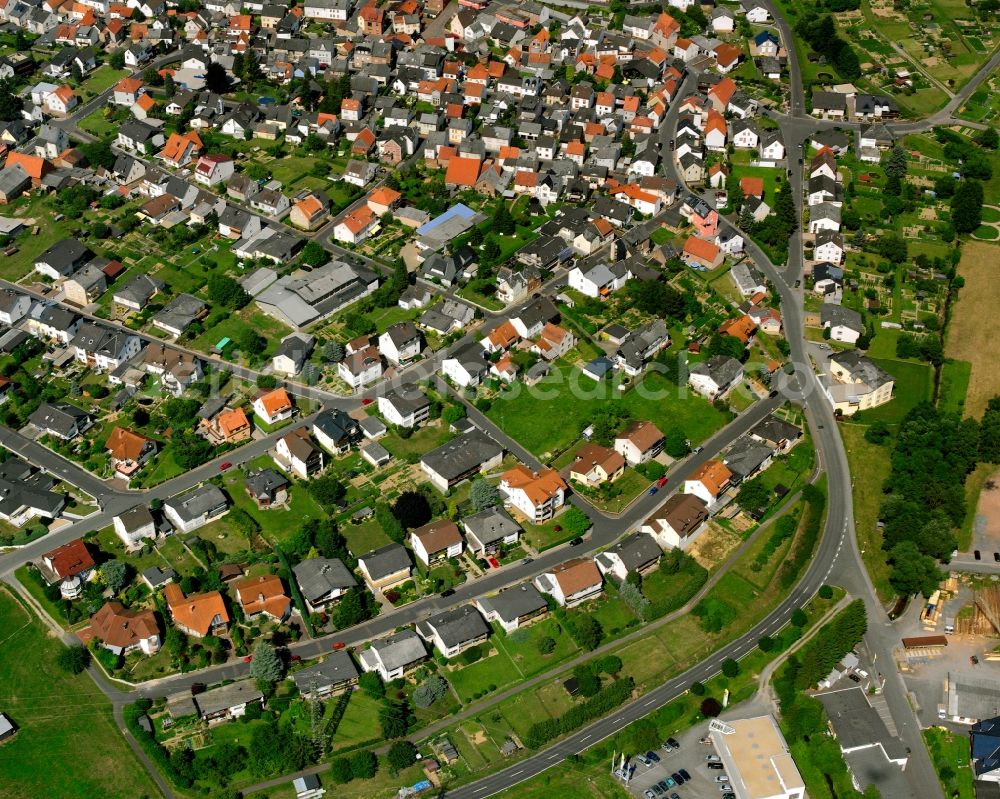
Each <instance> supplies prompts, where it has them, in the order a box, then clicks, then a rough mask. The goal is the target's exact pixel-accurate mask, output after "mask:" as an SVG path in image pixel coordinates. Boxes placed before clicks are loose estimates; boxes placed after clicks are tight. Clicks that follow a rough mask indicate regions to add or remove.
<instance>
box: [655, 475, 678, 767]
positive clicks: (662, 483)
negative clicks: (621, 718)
mask: <svg viewBox="0 0 1000 799" xmlns="http://www.w3.org/2000/svg"><path fill="white" fill-rule="evenodd" d="M668 479H669V478H668V477H667V476H666V475H663V477H661V478H660V479H659V480H657V481H656V487H657V488H663V486H665V485H666V484H667V480H668ZM671 740H673V739H671ZM675 748H676V747H675Z"/></svg>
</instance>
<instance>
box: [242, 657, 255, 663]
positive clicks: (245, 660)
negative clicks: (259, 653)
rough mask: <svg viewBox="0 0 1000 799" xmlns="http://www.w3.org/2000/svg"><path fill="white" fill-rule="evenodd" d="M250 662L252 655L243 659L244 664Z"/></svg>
mask: <svg viewBox="0 0 1000 799" xmlns="http://www.w3.org/2000/svg"><path fill="white" fill-rule="evenodd" d="M251 660H253V655H247V656H246V657H245V658H243V662H244V663H249V662H250V661H251Z"/></svg>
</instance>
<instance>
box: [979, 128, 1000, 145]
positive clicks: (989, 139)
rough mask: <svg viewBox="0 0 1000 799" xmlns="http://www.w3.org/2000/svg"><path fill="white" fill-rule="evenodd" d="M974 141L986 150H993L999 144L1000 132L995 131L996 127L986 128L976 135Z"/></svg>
mask: <svg viewBox="0 0 1000 799" xmlns="http://www.w3.org/2000/svg"><path fill="white" fill-rule="evenodd" d="M976 142H977V143H978V144H979V146H980V147H984V148H985V149H987V150H995V149H997V147H998V146H1000V133H997V129H996V128H986V130H984V131H982V132H981V133H980V134H979V135H978V136H976Z"/></svg>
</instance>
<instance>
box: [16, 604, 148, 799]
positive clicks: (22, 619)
mask: <svg viewBox="0 0 1000 799" xmlns="http://www.w3.org/2000/svg"><path fill="white" fill-rule="evenodd" d="M62 646H63V645H62V644H61V643H59V642H58V641H56V640H54V639H53V638H52V637H51V635H50V634H49V633H48V631H47V630H46V629H45V627H44V626H43V625H42V623H41V622H40V621H39V620H38V619H37V618H35V617H34V615H33V614H31V613H30V612H29V611H28V610H26V609H25V608H24V607H23V606H22V605H21V603H20V602H19V601H18V600H16V599H15V598H14V597H13V596H12V595H11V594H10V593H9V592H8V591H7V590H6V589H0V674H3V676H4V678H3V681H2V682H0V707H3V712H4V713H6V714H7V716H9V717H10V718H11V720H12V721H13V722H14V723H15V724H16V725H17V726H18V728H19V731H18V733H17V735H16V737H15V738H14V739H13V740H12V741H9V742H7V743H5V744H4V745H3V749H2V756H0V784H2V785H3V794H4V796H5V797H7V799H35V797H38V796H102V797H107V799H137V797H147V798H148V799H152V798H153V797H159V796H160V792H159V790H158V789H157V787H156V786H155V785H154V784H153V782H152V781H151V780H150V778H149V776H148V775H147V774H146V772H145V771H144V770H143V768H142V766H141V765H140V764H139V761H138V760H137V759H136V757H135V755H134V754H133V753H132V751H131V749H129V747H128V745H127V744H126V743H125V740H124V739H123V738H122V736H121V733H120V732H119V730H118V725H117V724H116V723H115V721H114V719H113V717H112V714H111V703H110V702H108V701H107V700H106V699H105V698H104V695H103V694H102V693H101V692H100V691H99V690H98V688H97V686H96V685H94V683H93V682H92V681H91V679H90V677H89V676H88V675H87V674H79V675H75V676H74V675H70V674H69V673H67V672H65V671H63V670H62V669H60V668H59V666H57V665H56V657H57V655H58V653H59V650H60V649H61V648H62ZM25 652H31V654H32V656H31V657H30V658H25V657H24V653H25ZM15 687H16V690H15ZM81 729H85V730H86V734H85V735H81V734H80V731H81Z"/></svg>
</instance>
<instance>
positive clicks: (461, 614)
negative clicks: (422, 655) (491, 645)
mask: <svg viewBox="0 0 1000 799" xmlns="http://www.w3.org/2000/svg"><path fill="white" fill-rule="evenodd" d="M489 632H490V628H489V627H488V626H487V624H486V622H485V621H484V620H483V617H482V616H481V615H480V613H479V611H478V610H476V609H475V608H474V607H472V605H462V606H461V607H458V608H452V609H451V610H446V611H445V612H444V613H439V614H437V615H436V616H431V617H430V618H429V619H425V620H424V621H421V622H418V624H417V633H419V635H420V636H421V637H422V638H423V639H424V640H426V641H433V640H435V639H438V640H440V642H441V643H442V644H444V647H445V648H446V649H448V650H451V649H454V648H456V647H461V646H462V645H464V644H467V643H468V642H470V641H475V640H477V639H479V638H484V637H485V636H487V635H489Z"/></svg>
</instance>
